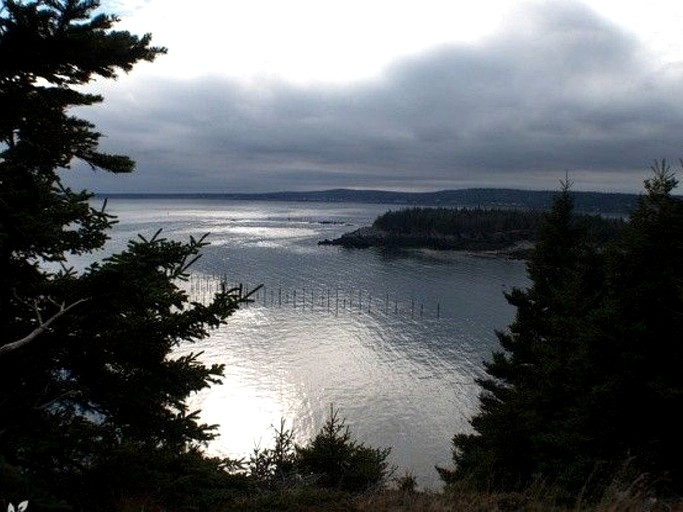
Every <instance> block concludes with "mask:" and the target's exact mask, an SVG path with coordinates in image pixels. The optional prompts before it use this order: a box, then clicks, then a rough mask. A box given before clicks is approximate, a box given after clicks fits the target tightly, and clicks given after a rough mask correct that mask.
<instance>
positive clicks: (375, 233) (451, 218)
mask: <svg viewBox="0 0 683 512" xmlns="http://www.w3.org/2000/svg"><path fill="white" fill-rule="evenodd" d="M542 221H543V212H541V211H536V210H506V209H483V208H405V209H401V210H397V211H391V210H390V211H388V212H386V213H384V214H382V215H380V216H379V217H377V219H375V221H374V222H373V223H372V225H371V226H366V227H362V228H360V229H357V230H355V231H352V232H350V233H345V234H343V235H342V236H340V237H339V238H335V239H333V240H329V239H326V240H322V241H320V242H318V244H319V245H338V246H342V247H346V248H354V249H364V248H368V247H386V248H413V249H435V250H454V251H471V252H476V253H482V254H496V255H500V256H505V257H508V258H514V259H526V258H527V257H528V255H529V252H530V251H531V249H532V248H533V246H534V244H535V242H536V239H537V238H538V234H539V230H540V227H541V224H542ZM577 222H580V223H581V224H583V225H584V226H585V227H586V228H587V229H589V230H590V232H591V234H592V235H593V237H594V239H595V240H596V242H597V243H599V244H602V243H604V242H606V241H607V240H609V239H611V238H612V237H614V236H615V235H616V234H617V233H618V232H619V231H620V229H621V228H622V227H623V225H624V221H623V220H621V219H609V218H605V217H601V216H597V215H578V216H577Z"/></svg>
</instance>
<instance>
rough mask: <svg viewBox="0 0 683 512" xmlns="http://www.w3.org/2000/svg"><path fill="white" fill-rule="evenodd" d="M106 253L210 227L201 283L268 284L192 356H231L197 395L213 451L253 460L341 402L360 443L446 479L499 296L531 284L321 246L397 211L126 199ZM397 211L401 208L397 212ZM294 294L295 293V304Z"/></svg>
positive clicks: (459, 262)
mask: <svg viewBox="0 0 683 512" xmlns="http://www.w3.org/2000/svg"><path fill="white" fill-rule="evenodd" d="M109 208H110V211H111V212H112V213H114V214H116V215H117V216H118V218H119V224H117V226H116V227H115V229H114V231H113V233H112V240H111V241H110V243H109V244H108V246H107V249H106V250H107V251H118V250H121V249H123V248H124V247H125V242H126V241H127V240H128V239H130V238H134V237H136V236H137V234H138V233H140V234H143V235H144V236H151V235H152V234H153V233H154V232H155V231H156V230H157V229H159V228H163V232H162V233H163V234H164V236H166V237H169V238H176V239H187V238H188V237H189V236H190V235H193V236H195V237H197V236H199V235H201V234H203V233H207V232H208V233H210V237H209V238H208V241H209V242H210V243H211V245H210V246H208V247H207V248H206V249H205V250H204V251H203V256H202V258H201V259H200V260H199V261H198V262H197V263H196V264H195V266H194V273H195V277H194V279H193V281H192V283H193V287H194V288H193V289H194V292H195V293H202V291H203V290H204V289H205V287H208V286H210V283H212V282H213V279H212V278H210V277H208V276H226V277H227V279H228V281H229V282H231V283H240V282H241V283H245V284H247V285H248V286H251V287H253V286H255V285H257V284H263V285H264V286H265V288H264V290H262V291H261V293H260V295H259V296H258V298H257V301H256V303H255V304H252V305H250V306H249V307H247V308H243V309H241V310H240V311H239V312H237V313H236V314H235V315H234V316H233V317H231V318H230V319H229V321H228V323H227V325H225V326H223V327H221V328H220V329H218V330H217V331H215V332H214V333H213V335H212V336H211V337H210V338H209V339H207V340H204V341H203V342H202V343H200V344H199V346H194V347H192V350H194V351H197V350H203V351H204V355H203V358H204V360H205V361H206V362H208V363H213V362H220V363H225V365H226V371H225V378H224V380H223V384H222V385H220V386H214V387H213V388H211V389H209V390H206V391H204V392H202V393H200V394H199V395H197V396H195V397H193V398H192V406H193V407H196V408H199V409H201V410H202V419H203V420H204V421H206V422H208V423H211V424H217V425H219V428H218V432H219V433H220V437H219V438H218V439H217V440H216V441H214V442H213V443H212V444H211V445H210V446H209V448H208V449H209V450H210V451H211V452H212V453H215V454H220V455H224V456H232V457H243V456H247V455H248V454H249V453H251V451H252V450H253V448H254V447H255V446H261V447H265V446H270V445H271V443H272V436H273V433H274V432H273V428H272V426H273V425H275V426H279V424H280V419H281V418H284V419H285V420H286V422H287V426H288V427H289V428H293V429H294V431H295V437H296V439H297V440H298V441H299V442H302V441H304V440H306V439H308V438H310V437H311V436H312V435H314V434H315V432H317V430H318V429H319V428H320V426H321V425H322V424H323V422H324V420H325V418H326V417H327V416H328V414H329V409H330V405H331V404H333V405H334V407H335V408H338V409H339V410H340V414H341V416H343V417H345V418H346V420H347V424H348V425H349V426H350V427H351V429H352V431H353V433H354V434H355V435H356V437H357V438H358V439H359V440H361V441H363V442H366V443H367V444H370V445H372V446H376V447H380V446H381V447H385V446H391V447H392V455H391V462H392V463H393V464H395V465H397V466H399V467H400V468H401V469H400V471H403V469H404V468H405V469H409V470H411V471H412V472H413V473H414V474H415V475H416V476H417V478H418V483H419V484H420V485H421V486H425V487H437V486H438V485H439V480H438V476H437V474H436V471H435V470H434V465H448V464H449V463H450V439H451V438H452V436H453V434H455V433H456V432H464V431H468V429H469V426H468V422H467V420H468V418H470V417H471V415H472V414H473V413H474V412H475V411H476V407H477V394H478V388H477V386H476V384H475V383H474V379H475V378H476V377H477V376H480V375H482V364H481V362H482V360H484V359H486V358H488V357H489V355H490V353H491V350H492V349H494V348H495V347H496V337H495V334H494V329H503V328H504V327H505V326H506V325H507V324H508V323H509V322H510V320H511V319H512V317H513V314H514V310H513V309H512V308H510V306H509V305H507V303H506V302H505V299H504V297H503V291H504V290H506V289H509V288H510V287H512V286H524V285H525V284H526V282H527V281H526V276H525V267H524V264H523V263H522V262H518V261H506V260H501V259H495V258H485V257H479V256H468V255H465V254H453V253H438V252H430V251H410V252H399V253H396V252H392V253H388V252H384V251H380V250H374V249H368V250H347V249H343V248H340V247H329V246H318V245H317V242H318V241H319V240H322V239H324V238H334V237H337V236H339V235H340V234H342V233H343V232H347V231H351V230H353V229H356V228H358V227H360V226H363V225H368V224H370V223H371V222H372V220H373V219H374V218H375V217H376V216H377V215H378V214H380V213H383V212H384V211H386V210H388V209H390V208H392V207H390V206H386V205H357V204H328V203H278V202H240V201H218V200H190V199H183V200H178V199H173V200H169V199H145V200H142V199H125V200H124V199H116V200H113V201H110V203H109ZM393 208H396V206H393ZM295 295H296V301H295Z"/></svg>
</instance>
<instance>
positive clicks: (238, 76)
mask: <svg viewBox="0 0 683 512" xmlns="http://www.w3.org/2000/svg"><path fill="white" fill-rule="evenodd" d="M103 4H104V6H105V7H106V8H108V9H109V10H110V11H113V12H116V13H119V14H120V16H121V18H122V21H121V23H120V25H119V27H120V28H122V29H126V30H130V31H132V32H134V33H137V34H142V33H145V32H151V33H152V34H153V36H154V39H153V41H154V43H155V44H158V45H163V46H167V47H168V50H169V53H168V55H166V56H162V57H160V58H158V59H157V61H156V62H155V63H153V64H142V65H139V66H138V67H137V68H135V69H134V70H133V72H132V73H130V74H129V75H125V76H122V77H120V79H119V80H118V81H116V82H106V83H105V82H102V83H96V84H93V86H92V89H93V90H96V91H99V92H102V93H103V94H104V96H105V103H104V104H103V105H101V106H98V107H94V108H93V107H91V108H88V109H84V110H81V111H79V112H78V115H81V116H83V117H85V118H87V119H89V120H91V121H93V122H94V123H95V124H96V125H97V127H98V129H99V130H100V131H101V132H102V133H104V134H105V135H106V138H105V139H104V140H103V148H104V149H105V150H107V151H111V152H120V153H124V154H128V155H130V156H132V157H133V158H134V159H135V160H136V161H137V171H136V172H135V173H134V174H132V175H130V176H120V175H117V176H108V175H106V174H105V173H103V172H95V173H93V172H91V171H89V170H87V169H84V168H78V167H77V168H76V169H74V170H73V171H71V172H70V173H69V174H70V176H73V178H70V179H69V183H70V184H72V185H75V186H79V187H80V186H83V187H86V188H89V189H92V190H95V191H99V192H121V191H129V192H203V191H208V192H267V191H276V190H321V189H327V188H338V187H344V188H378V189H388V190H415V191H424V190H439V189H454V188H466V187H512V188H531V189H556V188H557V186H558V182H559V180H560V179H561V178H563V177H564V175H565V172H566V171H568V172H569V174H570V178H571V179H572V180H573V181H574V183H575V188H576V189H578V190H606V191H626V192H634V191H639V190H640V189H641V183H642V180H643V179H644V178H646V177H647V176H648V173H647V170H648V167H649V165H650V164H651V163H652V161H653V160H654V159H656V158H664V157H666V158H668V159H671V160H672V161H675V162H677V161H678V157H680V156H683V34H682V30H683V2H673V1H671V0H649V1H648V2H644V1H641V0H632V1H626V0H622V1H598V0H594V1H586V2H578V1H569V0H568V1H519V0H501V1H496V0H478V1H477V2H474V1H470V2H460V1H454V0H443V1H437V0H401V1H398V2H397V1H395V0H394V1H384V0H343V1H342V0H287V1H282V0H194V1H193V2H191V3H189V2H187V1H182V2H181V1H176V0H146V1H145V0H110V1H108V2H107V1H105V2H103ZM188 9H191V10H188Z"/></svg>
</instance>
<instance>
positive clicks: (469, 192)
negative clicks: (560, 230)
mask: <svg viewBox="0 0 683 512" xmlns="http://www.w3.org/2000/svg"><path fill="white" fill-rule="evenodd" d="M101 195H104V194H101ZM108 196H109V197H144V198H153V197H166V198H169V197H170V198H173V197H178V198H181V197H188V198H199V199H223V200H246V201H250V200H251V201H316V202H337V203H338V202H350V203H379V204H397V205H399V204H400V205H415V206H437V207H438V206H464V207H469V208H477V207H481V208H488V209H490V208H505V209H530V210H548V209H549V208H550V206H551V205H552V203H553V198H554V197H556V196H557V192H556V191H544V190H541V191H539V190H515V189H495V188H470V189H462V190H441V191H438V192H389V191H385V190H350V189H335V190H322V191H313V192H271V193H263V194H227V193H226V194H222V193H218V194H216V193H211V194H209V193H206V194H163V195H158V194H109V195H108ZM572 197H573V198H574V203H575V205H576V206H575V208H576V211H578V212H582V213H603V214H616V215H627V214H628V213H629V212H631V211H632V210H633V209H634V207H635V206H636V204H637V201H638V195H637V194H608V193H603V192H572Z"/></svg>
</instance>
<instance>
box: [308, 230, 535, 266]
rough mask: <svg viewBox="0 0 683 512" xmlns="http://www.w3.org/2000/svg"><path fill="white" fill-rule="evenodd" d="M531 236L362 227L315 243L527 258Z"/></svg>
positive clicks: (526, 234) (527, 233) (505, 233)
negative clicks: (391, 230) (420, 231)
mask: <svg viewBox="0 0 683 512" xmlns="http://www.w3.org/2000/svg"><path fill="white" fill-rule="evenodd" d="M532 238H533V236H532V234H531V233H530V232H529V231H528V230H519V231H510V232H501V233H493V234H491V235H489V236H486V237H484V236H481V235H479V236H468V235H466V234H459V235H434V234H415V233H410V234H406V233H392V232H388V231H383V230H380V229H377V228H375V227H373V226H365V227H362V228H359V229H356V230H355V231H352V232H350V233H344V234H343V235H342V236H340V237H339V238H335V239H332V240H330V239H325V240H321V241H320V242H318V245H336V246H341V247H345V248H348V249H367V248H370V247H382V248H401V249H435V250H447V251H463V252H472V253H475V254H482V255H492V256H499V257H505V258H511V259H527V258H528V257H529V254H530V251H531V249H532V248H533V245H534V243H533V240H532Z"/></svg>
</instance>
